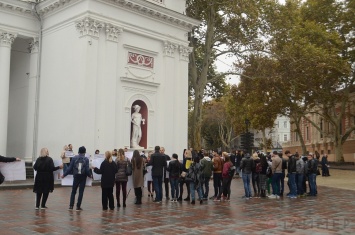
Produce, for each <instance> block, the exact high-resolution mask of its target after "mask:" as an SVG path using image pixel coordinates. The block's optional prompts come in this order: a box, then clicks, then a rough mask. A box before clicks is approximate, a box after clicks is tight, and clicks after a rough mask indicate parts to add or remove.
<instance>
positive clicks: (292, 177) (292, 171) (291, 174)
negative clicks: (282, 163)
mask: <svg viewBox="0 0 355 235" xmlns="http://www.w3.org/2000/svg"><path fill="white" fill-rule="evenodd" d="M285 155H286V156H287V157H288V164H287V172H288V185H289V187H290V194H289V195H288V197H289V198H297V185H296V172H297V171H296V170H297V169H296V161H297V160H296V157H295V156H294V155H291V152H290V151H289V150H286V151H285Z"/></svg>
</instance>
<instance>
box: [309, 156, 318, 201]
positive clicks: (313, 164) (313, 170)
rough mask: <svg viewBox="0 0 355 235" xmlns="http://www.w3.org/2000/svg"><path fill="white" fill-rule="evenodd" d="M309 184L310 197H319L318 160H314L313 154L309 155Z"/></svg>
mask: <svg viewBox="0 0 355 235" xmlns="http://www.w3.org/2000/svg"><path fill="white" fill-rule="evenodd" d="M307 167H308V184H309V190H310V192H309V194H308V195H309V196H316V195H317V188H316V187H317V184H316V177H317V169H318V164H317V161H316V159H314V157H313V154H311V153H309V154H308V162H307Z"/></svg>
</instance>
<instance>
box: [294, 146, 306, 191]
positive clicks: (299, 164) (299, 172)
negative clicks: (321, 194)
mask: <svg viewBox="0 0 355 235" xmlns="http://www.w3.org/2000/svg"><path fill="white" fill-rule="evenodd" d="M295 158H296V185H297V196H298V197H302V196H303V194H304V192H303V179H304V161H303V160H302V158H300V155H299V154H298V153H296V154H295Z"/></svg>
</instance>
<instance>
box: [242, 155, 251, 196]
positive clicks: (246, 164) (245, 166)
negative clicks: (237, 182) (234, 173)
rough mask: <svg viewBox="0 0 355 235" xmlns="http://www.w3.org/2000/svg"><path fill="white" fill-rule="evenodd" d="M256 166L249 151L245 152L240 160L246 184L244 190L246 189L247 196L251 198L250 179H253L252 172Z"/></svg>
mask: <svg viewBox="0 0 355 235" xmlns="http://www.w3.org/2000/svg"><path fill="white" fill-rule="evenodd" d="M253 168H254V161H253V159H252V158H251V157H250V154H249V153H246V154H245V157H244V158H243V159H242V161H241V162H240V169H241V171H242V178H243V184H244V191H245V196H244V197H245V198H246V199H250V198H251V187H250V179H251V172H252V169H253Z"/></svg>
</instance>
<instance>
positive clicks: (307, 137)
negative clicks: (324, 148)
mask: <svg viewBox="0 0 355 235" xmlns="http://www.w3.org/2000/svg"><path fill="white" fill-rule="evenodd" d="M306 140H309V135H308V126H307V127H306Z"/></svg>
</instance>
